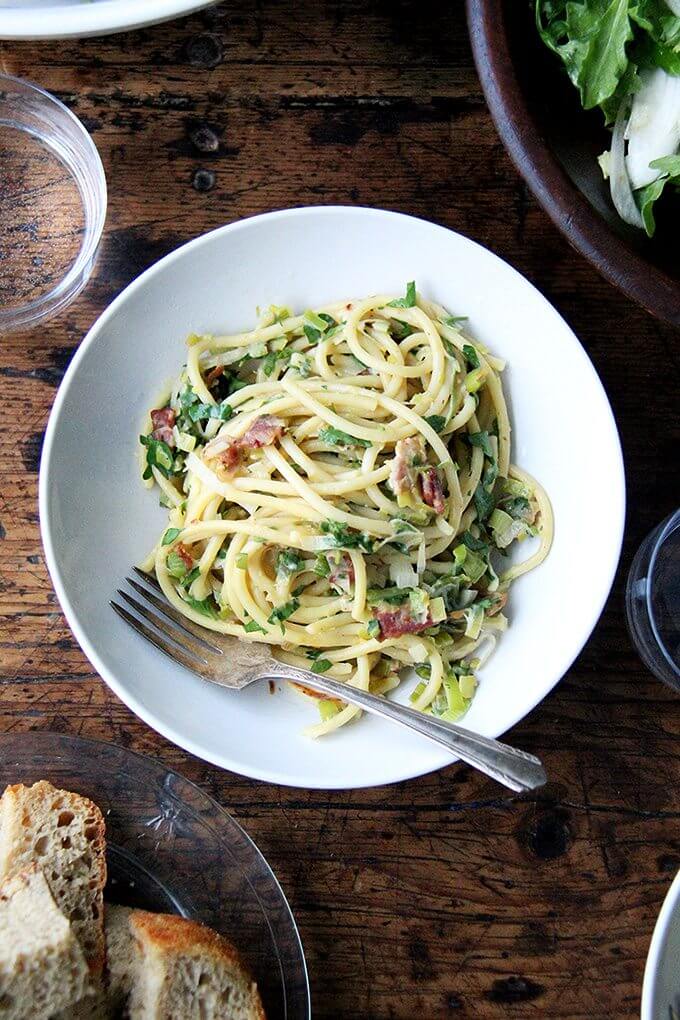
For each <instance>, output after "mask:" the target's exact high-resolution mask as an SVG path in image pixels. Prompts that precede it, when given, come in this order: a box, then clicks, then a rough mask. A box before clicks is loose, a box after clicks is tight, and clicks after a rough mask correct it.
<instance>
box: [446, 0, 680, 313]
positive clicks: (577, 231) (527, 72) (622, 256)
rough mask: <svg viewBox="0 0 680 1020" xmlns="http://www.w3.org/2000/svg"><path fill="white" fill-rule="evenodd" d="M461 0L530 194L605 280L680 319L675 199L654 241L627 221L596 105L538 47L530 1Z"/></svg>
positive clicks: (498, 121)
mask: <svg viewBox="0 0 680 1020" xmlns="http://www.w3.org/2000/svg"><path fill="white" fill-rule="evenodd" d="M466 2H467V17H468V26H469V31H470V40H471V43H472V50H473V53H474V58H475V63H476V66H477V72H478V74H479V78H480V82H481V85H482V89H483V90H484V94H485V96H486V100H487V103H488V105H489V110H490V112H491V116H492V117H493V120H494V123H495V125H496V129H497V131H498V133H499V135H500V137H501V140H502V141H503V144H504V145H505V148H506V149H507V151H508V153H509V155H510V157H511V158H512V160H513V162H514V163H515V166H516V167H517V169H518V170H519V172H520V174H521V175H522V177H523V178H524V180H525V181H526V183H527V185H528V186H529V188H530V189H531V191H532V192H533V194H534V196H535V197H536V199H537V200H538V202H540V204H541V205H542V206H543V208H544V209H545V211H546V212H547V213H548V215H549V216H550V218H551V219H552V220H553V222H554V223H555V224H556V226H557V227H559V229H560V230H561V231H562V233H563V234H564V236H565V237H566V238H567V240H568V241H569V242H570V243H571V244H572V245H573V246H574V248H576V249H577V251H579V252H580V253H581V254H582V255H584V256H585V257H586V258H587V259H588V260H589V261H590V262H591V263H592V264H593V265H594V266H595V267H596V268H597V269H598V270H599V272H600V273H602V275H603V276H604V277H606V279H607V280H609V282H610V283H612V284H613V285H614V286H615V287H618V288H619V290H621V291H623V293H624V294H626V295H627V296H628V297H630V298H632V299H633V300H634V301H637V302H639V303H640V304H641V305H643V306H644V307H645V308H646V309H647V310H648V311H649V312H651V313H652V315H655V316H657V317H658V318H660V319H663V320H665V321H666V322H668V323H670V324H671V325H674V326H680V256H679V254H678V246H677V224H678V216H679V215H680V202H678V201H677V199H676V200H675V208H674V207H673V204H674V203H673V200H672V199H671V200H670V201H668V202H666V203H665V204H664V206H663V209H662V210H661V211H660V215H659V216H658V217H657V232H656V234H655V236H654V237H653V238H648V237H647V236H646V235H645V233H644V232H643V231H642V230H637V229H635V228H633V227H629V226H627V225H626V224H625V223H623V222H622V221H621V220H620V219H619V217H618V215H617V213H616V212H615V210H614V207H613V206H612V204H611V200H610V198H609V190H608V187H607V184H606V182H605V181H604V180H603V178H602V174H601V172H600V169H599V166H598V164H597V156H598V155H599V154H600V153H601V152H602V151H603V150H604V149H606V148H609V145H610V134H609V132H608V131H607V130H606V129H605V128H604V125H603V121H602V115H601V113H600V112H599V110H591V111H587V112H586V111H584V110H583V109H581V105H580V103H579V98H578V94H577V92H576V89H574V88H573V86H572V85H571V83H570V81H569V80H568V78H567V75H566V73H565V72H564V68H563V66H562V64H561V62H560V61H559V60H558V59H557V57H556V56H555V55H554V54H553V53H550V52H549V51H548V50H547V49H546V47H545V46H544V45H543V43H542V41H541V39H540V38H539V35H538V32H537V30H536V25H535V20H534V4H533V2H532V0H466ZM674 224H675V227H674Z"/></svg>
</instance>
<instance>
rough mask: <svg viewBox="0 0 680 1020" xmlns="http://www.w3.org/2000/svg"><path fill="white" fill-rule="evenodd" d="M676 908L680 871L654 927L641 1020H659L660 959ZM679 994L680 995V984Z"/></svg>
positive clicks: (678, 901)
mask: <svg viewBox="0 0 680 1020" xmlns="http://www.w3.org/2000/svg"><path fill="white" fill-rule="evenodd" d="M676 907H678V908H680V871H679V872H678V873H677V875H676V876H675V878H674V879H673V881H672V882H671V885H670V887H669V889H668V892H667V893H666V895H665V897H664V901H663V903H662V904H661V910H660V911H659V916H658V917H657V919H656V924H655V925H654V931H653V933H652V940H651V942H650V943H649V950H648V952H647V962H646V963H645V973H644V977H643V979H642V1001H641V1003H640V1020H658V1014H655V1013H654V1012H653V1009H654V1005H655V1003H654V996H655V993H656V985H657V976H658V973H659V959H660V957H661V953H662V952H663V948H664V946H665V944H666V939H667V937H668V929H669V927H670V924H671V921H672V920H673V914H674V912H675V909H676ZM678 994H680V982H679V989H678Z"/></svg>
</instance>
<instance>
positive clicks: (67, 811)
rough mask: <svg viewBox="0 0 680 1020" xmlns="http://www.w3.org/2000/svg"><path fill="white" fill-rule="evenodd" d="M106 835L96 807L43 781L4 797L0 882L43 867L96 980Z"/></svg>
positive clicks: (101, 935) (12, 789) (13, 788)
mask: <svg viewBox="0 0 680 1020" xmlns="http://www.w3.org/2000/svg"><path fill="white" fill-rule="evenodd" d="M104 831H105V827H104V819H103V818H102V813H101V811H100V810H99V808H98V807H97V805H96V804H93V803H92V801H91V800H88V799H87V798H86V797H80V796H78V794H75V793H68V792H67V791H66V790H57V789H55V787H54V786H52V784H51V783H48V782H46V781H44V780H42V781H41V782H39V783H35V784H34V785H33V786H28V787H27V786H23V785H18V786H8V787H7V789H6V790H5V792H4V793H3V795H2V797H1V798H0V882H2V881H5V880H6V879H8V878H10V877H11V876H12V875H14V874H16V873H17V872H19V871H23V870H25V869H26V868H27V867H29V866H30V865H31V864H33V863H36V864H38V865H39V866H40V867H41V868H42V870H43V872H44V874H45V878H46V879H47V883H48V885H49V887H50V890H51V892H52V895H53V896H54V899H55V901H56V904H57V906H58V907H59V909H60V910H61V911H62V913H63V914H64V915H65V917H66V918H67V920H69V921H70V922H71V924H72V926H73V931H74V934H75V935H76V938H77V939H78V941H79V942H80V944H81V946H82V949H83V952H84V954H85V959H86V960H87V962H88V965H89V968H90V972H91V973H92V975H93V976H94V977H95V978H96V977H97V976H98V975H99V974H101V971H102V968H103V965H104V927H103V925H104V904H103V892H104V885H105V884H106V857H105V849H106V847H105V840H104Z"/></svg>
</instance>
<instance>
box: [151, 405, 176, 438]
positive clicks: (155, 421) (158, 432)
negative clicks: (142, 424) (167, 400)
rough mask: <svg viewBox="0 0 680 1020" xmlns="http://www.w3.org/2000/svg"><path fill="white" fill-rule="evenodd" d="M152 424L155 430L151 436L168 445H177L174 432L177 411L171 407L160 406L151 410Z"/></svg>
mask: <svg viewBox="0 0 680 1020" xmlns="http://www.w3.org/2000/svg"><path fill="white" fill-rule="evenodd" d="M151 424H152V426H153V432H152V433H151V438H152V439H156V440H158V442H161V443H167V445H168V446H174V445H175V437H174V436H173V434H172V426H173V425H174V424H175V412H174V411H173V409H172V408H171V407H158V408H156V409H155V410H154V411H152V412H151Z"/></svg>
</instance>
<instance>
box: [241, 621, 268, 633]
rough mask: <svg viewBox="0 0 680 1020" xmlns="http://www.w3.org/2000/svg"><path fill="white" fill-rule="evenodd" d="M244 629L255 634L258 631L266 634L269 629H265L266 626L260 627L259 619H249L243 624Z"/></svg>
mask: <svg viewBox="0 0 680 1020" xmlns="http://www.w3.org/2000/svg"><path fill="white" fill-rule="evenodd" d="M243 629H244V631H245V632H246V634H255V633H256V632H257V631H259V632H260V634H266V633H267V631H266V630H265V629H264V627H260V625H259V623H258V622H257V620H248V622H247V623H244V624H243Z"/></svg>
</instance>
